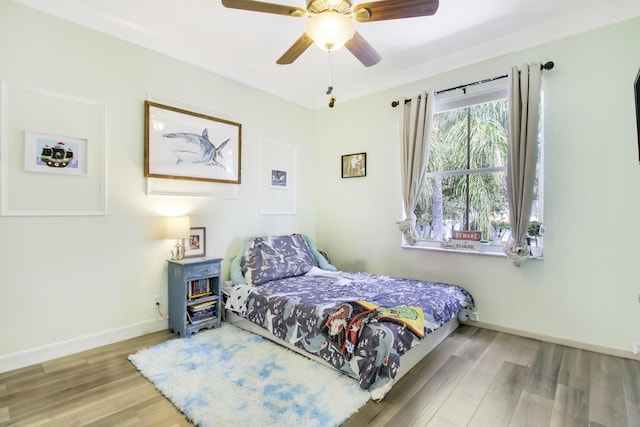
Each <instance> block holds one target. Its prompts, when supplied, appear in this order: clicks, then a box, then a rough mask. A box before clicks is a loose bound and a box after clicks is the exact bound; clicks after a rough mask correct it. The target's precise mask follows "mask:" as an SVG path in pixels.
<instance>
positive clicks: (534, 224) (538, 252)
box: [527, 221, 544, 258]
mask: <svg viewBox="0 0 640 427" xmlns="http://www.w3.org/2000/svg"><path fill="white" fill-rule="evenodd" d="M543 233H544V227H543V225H542V224H541V223H540V222H538V221H531V222H530V223H529V229H528V230H527V240H528V241H529V247H530V248H531V256H532V257H535V258H540V257H542V247H541V246H540V241H539V240H538V238H539V237H541V236H542V234H543ZM534 244H535V245H534Z"/></svg>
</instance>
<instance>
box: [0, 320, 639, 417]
mask: <svg viewBox="0 0 640 427" xmlns="http://www.w3.org/2000/svg"><path fill="white" fill-rule="evenodd" d="M174 337H175V335H173V334H171V333H169V332H156V333H153V334H149V335H145V336H143V337H139V338H134V339H131V340H127V341H123V342H120V343H116V344H112V345H108V346H104V347H100V348H97V349H93V350H89V351H86V352H82V353H78V354H75V355H72V356H67V357H63V358H60V359H56V360H52V361H49V362H45V363H40V364H37V365H33V366H29V367H26V368H22V369H18V370H15V371H10V372H6V373H2V374H0V426H5V425H11V426H13V425H15V426H39V425H43V426H65V427H66V426H80V425H81V426H154V427H155V426H191V425H192V424H191V423H189V421H188V420H187V419H186V418H185V417H184V415H182V414H181V413H180V412H179V411H178V410H176V409H175V407H174V406H173V405H172V404H171V403H170V402H169V401H168V400H167V399H165V398H164V397H163V396H162V395H161V394H160V393H159V392H158V391H157V390H156V389H155V388H154V387H153V386H152V385H151V383H150V382H149V381H147V380H146V379H145V378H144V377H142V375H140V374H139V373H138V371H137V370H136V369H135V368H134V366H133V365H132V364H131V363H130V362H129V361H128V360H127V356H128V355H129V354H131V353H134V352H136V351H137V350H138V349H141V348H144V347H148V346H151V345H154V344H157V343H160V342H163V341H165V340H167V339H171V338H174ZM256 425H260V424H259V420H256ZM361 426H428V427H462V426H469V427H478V426H486V427H499V426H532V427H543V426H553V427H556V426H557V427H571V426H585V427H602V426H608V427H624V426H637V427H640V362H639V361H637V360H630V359H622V358H618V357H613V356H607V355H603V354H598V353H593V352H589V351H585V350H578V349H574V348H569V347H564V346H561V345H556V344H549V343H545V342H541V341H537V340H533V339H528V338H521V337H517V336H514V335H509V334H505V333H500V332H494V331H490V330H487V329H479V328H476V327H473V326H466V325H462V326H461V327H460V328H458V329H457V330H456V331H455V332H454V333H453V334H452V335H451V336H449V337H448V338H447V339H446V340H445V341H444V342H443V343H442V344H440V345H439V346H438V347H437V348H436V349H435V350H434V351H433V352H432V353H431V354H429V355H428V356H427V357H426V358H425V359H423V360H422V361H421V362H420V363H419V364H418V365H416V367H415V368H414V369H413V370H412V371H410V372H409V373H408V374H407V375H406V376H405V377H404V378H402V379H401V380H400V381H399V382H398V383H397V384H396V385H395V386H394V388H393V389H392V390H391V391H390V392H389V394H387V396H386V397H385V398H384V400H383V401H382V402H379V403H375V402H371V401H370V402H369V403H368V404H367V405H365V406H364V407H363V408H361V409H360V411H359V412H358V413H356V414H354V415H353V416H352V417H351V418H350V419H349V420H347V421H346V422H345V423H344V427H361Z"/></svg>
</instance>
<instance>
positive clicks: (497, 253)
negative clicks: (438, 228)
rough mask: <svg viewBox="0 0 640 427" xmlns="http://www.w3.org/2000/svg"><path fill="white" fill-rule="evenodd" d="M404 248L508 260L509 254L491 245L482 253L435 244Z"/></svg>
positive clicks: (484, 247)
mask: <svg viewBox="0 0 640 427" xmlns="http://www.w3.org/2000/svg"><path fill="white" fill-rule="evenodd" d="M402 248H403V249H417V250H422V251H434V252H448V253H456V254H465V255H484V256H494V257H502V258H507V254H505V253H504V252H503V251H502V248H501V247H499V246H491V245H483V246H482V249H481V250H480V251H471V250H468V251H465V250H460V249H447V248H443V247H440V243H439V242H438V243H433V244H431V245H430V244H428V243H418V244H416V245H415V246H411V245H408V244H406V243H404V242H403V243H402ZM529 259H537V260H541V261H542V260H543V259H544V255H543V256H532V255H529Z"/></svg>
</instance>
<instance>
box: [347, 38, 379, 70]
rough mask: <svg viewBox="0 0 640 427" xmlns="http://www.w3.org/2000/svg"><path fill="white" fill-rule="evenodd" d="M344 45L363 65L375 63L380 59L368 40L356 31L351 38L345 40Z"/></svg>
mask: <svg viewBox="0 0 640 427" xmlns="http://www.w3.org/2000/svg"><path fill="white" fill-rule="evenodd" d="M344 46H345V47H346V48H347V49H349V52H351V53H353V56H355V57H356V58H358V60H359V61H360V62H362V64H363V65H364V66H365V67H371V66H372V65H376V64H377V63H378V62H380V60H381V59H382V57H381V56H380V54H379V53H378V52H377V51H376V50H375V49H374V48H373V46H371V45H370V44H369V42H368V41H366V40H365V39H364V37H362V36H361V35H360V33H358V32H357V31H356V33H355V34H354V36H353V38H352V39H351V40H349V41H347V43H345V45H344Z"/></svg>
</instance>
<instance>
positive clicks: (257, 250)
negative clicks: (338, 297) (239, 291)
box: [229, 234, 338, 285]
mask: <svg viewBox="0 0 640 427" xmlns="http://www.w3.org/2000/svg"><path fill="white" fill-rule="evenodd" d="M300 236H301V237H300ZM256 239H259V243H257V241H256ZM274 239H275V241H278V243H277V245H276V246H275V248H274V247H273V245H270V244H269V243H265V240H266V241H267V242H269V241H271V242H273V241H274ZM290 245H292V247H290ZM309 252H310V254H311V256H309ZM285 257H286V258H287V260H288V264H287V265H286V266H285V265H282V263H283V262H285V261H284V259H285ZM312 266H317V267H319V268H321V269H323V270H330V271H337V270H338V269H337V268H336V267H334V266H333V265H331V264H329V262H328V261H327V260H326V259H325V257H324V256H322V254H320V252H319V251H318V248H317V247H316V245H315V243H314V242H313V240H312V239H311V238H310V237H308V236H306V235H304V234H294V235H292V236H275V237H248V238H246V239H244V240H243V242H242V245H241V247H240V250H239V251H238V255H237V256H236V257H235V258H233V260H231V266H230V270H229V272H230V277H231V281H232V282H233V284H234V285H246V284H247V280H246V279H245V274H246V273H247V269H251V272H250V276H251V277H250V279H251V280H250V284H253V285H256V284H262V283H265V282H267V281H268V280H275V279H276V278H279V279H283V278H285V277H292V276H298V275H300V274H305V273H306V272H308V271H309V270H310V269H311V267H312ZM256 269H259V271H258V270H256Z"/></svg>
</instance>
